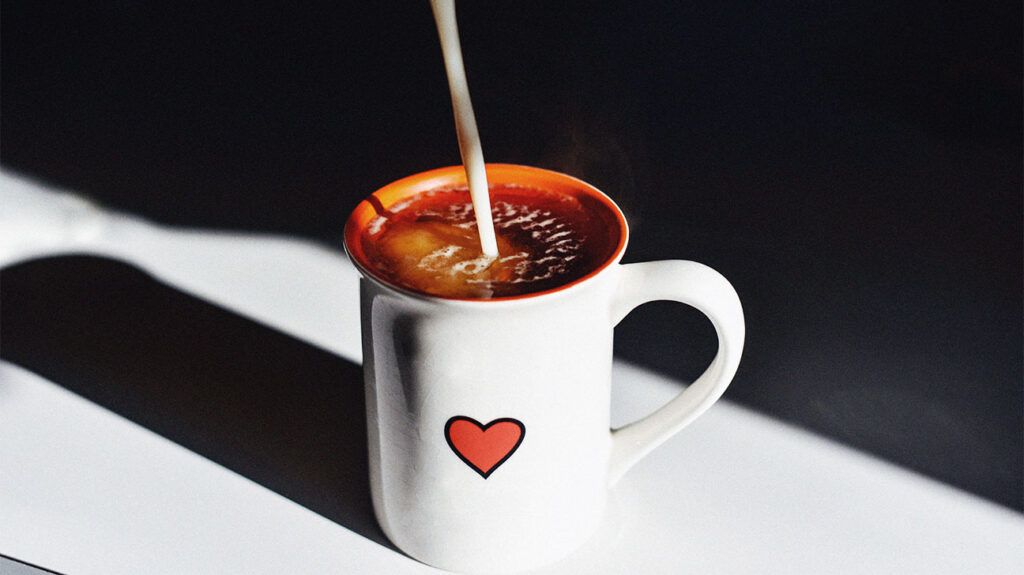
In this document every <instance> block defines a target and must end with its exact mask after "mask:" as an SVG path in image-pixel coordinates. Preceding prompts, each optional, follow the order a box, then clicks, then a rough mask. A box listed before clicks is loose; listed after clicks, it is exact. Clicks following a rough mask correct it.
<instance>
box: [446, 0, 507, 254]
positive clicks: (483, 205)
mask: <svg viewBox="0 0 1024 575" xmlns="http://www.w3.org/2000/svg"><path fill="white" fill-rule="evenodd" d="M430 6H431V8H432V9H433V10H434V21H435V22H436V23H437V33H438V35H439V36H440V38H441V52H442V54H443V55H444V68H445V71H446V72H447V74H448V89H449V90H450V91H451V94H452V109H453V111H454V113H455V132H456V133H457V134H458V138H459V152H460V153H461V154H462V164H463V166H465V169H466V179H467V180H468V181H469V193H470V197H471V198H472V202H473V211H474V212H475V213H476V224H477V225H476V228H477V232H478V233H479V235H480V249H481V251H482V252H483V254H484V257H486V258H488V259H489V261H493V260H494V258H497V257H498V242H497V239H496V238H495V236H494V221H493V219H492V217H491V198H490V195H489V194H488V190H487V172H486V171H485V170H484V152H483V148H482V146H481V145H480V134H479V133H478V132H477V128H476V116H474V115H473V104H472V102H471V101H470V99H469V85H468V84H467V82H466V69H465V67H464V65H463V63H462V48H461V47H460V46H459V27H458V24H457V22H456V20H455V0H430ZM488 263H489V262H488Z"/></svg>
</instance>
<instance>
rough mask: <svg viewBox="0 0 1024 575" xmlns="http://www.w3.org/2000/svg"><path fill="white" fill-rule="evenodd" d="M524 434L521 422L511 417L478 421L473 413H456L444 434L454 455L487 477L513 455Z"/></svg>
mask: <svg viewBox="0 0 1024 575" xmlns="http://www.w3.org/2000/svg"><path fill="white" fill-rule="evenodd" d="M524 435H526V427H525V426H524V425H523V422H521V421H519V420H518V419H512V418H511V417H502V418H501V419H495V420H494V421H492V422H490V423H488V424H487V425H481V424H480V422H479V421H477V420H475V419H473V418H472V417H465V416H463V415H456V416H455V417H453V418H451V419H449V420H448V423H446V424H445V425H444V438H445V439H446V440H448V446H449V447H451V448H452V451H454V452H455V455H458V456H459V459H461V460H462V461H463V462H465V464H466V465H468V466H469V467H470V468H472V469H473V471H476V472H477V473H479V474H480V476H481V477H483V478H484V479H487V477H488V476H490V475H491V474H492V473H494V470H495V469H497V468H498V467H499V466H500V465H501V464H502V463H505V461H507V460H508V458H509V457H512V454H513V453H515V452H516V449H519V444H520V443H522V442H523V436H524Z"/></svg>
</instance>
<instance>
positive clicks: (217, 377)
mask: <svg viewBox="0 0 1024 575" xmlns="http://www.w3.org/2000/svg"><path fill="white" fill-rule="evenodd" d="M0 309H2V310H3V346H2V349H0V356H2V357H3V358H4V359H7V360H9V361H11V362H13V363H16V364H18V365H21V366H24V367H26V368H28V369H30V370H32V371H34V372H36V373H38V374H40V375H42V376H44V377H47V378H49V379H50V380H52V381H55V382H58V383H60V384H61V385H63V386H65V387H66V388H68V389H70V390H71V391H73V392H75V393H77V394H79V395H81V396H83V397H85V398H86V399H89V400H90V401H93V402H95V403H98V404H99V405H102V406H103V407H105V408H107V409H110V410H111V411H113V412H115V413H117V414H119V415H121V416H123V417H126V418H128V419H130V420H132V421H134V422H135V423H137V424H139V425H142V426H144V427H146V428H148V429H150V430H152V431H155V432H156V433H159V434H160V435H162V436H164V437H166V438H168V439H170V440H172V441H174V442H175V443H178V444H179V445H182V446H183V447H185V448H187V449H189V450H191V451H194V452H196V453H198V454H200V455H202V456H204V457H206V458H208V459H210V460H212V461H215V462H217V463H219V464H220V465H223V466H224V467H227V468H228V469H231V470H232V471H234V472H236V473H239V474H241V475H243V476H245V477H247V478H249V479H251V480H253V481H255V482H256V483H259V484H260V485H263V486H264V487H266V488H268V489H271V490H273V491H275V492H277V493H279V494H281V495H283V496H284V497H287V498H288V499H291V500H292V501H295V502H296V503H298V504H300V505H302V506H304V507H306V508H308V509H310V510H311V511H314V512H315V513H318V514H319V515H322V516H323V517H326V518H327V519H330V520H331V521H334V522H335V523H338V524H339V525H342V526H344V527H345V528H347V529H350V530H351V531H354V532H355V533H358V534H360V535H362V536H364V537H366V538H367V539H370V540H373V541H376V542H377V543H380V544H381V545H384V546H386V547H388V548H391V549H395V548H394V547H393V546H392V545H391V544H390V543H389V542H388V541H387V539H386V538H385V537H384V535H383V533H382V532H381V531H380V528H379V527H378V525H377V522H376V520H375V519H374V516H373V510H372V506H371V502H370V487H369V478H368V475H367V465H368V463H367V452H366V413H365V411H364V405H363V401H364V392H363V383H362V370H361V367H360V366H358V365H356V364H354V363H352V362H350V361H347V360H345V359H342V358H340V357H338V356H335V355H333V354H331V353H329V352H326V351H324V350H322V349H319V348H317V347H314V346H311V345H309V344H306V343H303V342H301V341H298V340H296V339H294V338H292V337H290V336H287V335H285V334H282V333H280V332H278V331H275V330H273V329H271V328H269V327H266V326H264V325H261V324H258V323H256V322H253V321H251V320H248V319H246V318H243V317H240V316H238V315H235V314H233V313H231V312H228V311H225V310H223V309H221V308H219V307H216V306H214V305H212V304H209V303H206V302H204V301H202V300H199V299H197V298H194V297H192V296H190V295H187V294H184V293H182V292H179V291H177V290H175V289H173V288H170V287H168V286H166V285H163V284H161V283H158V282H157V281H156V280H153V279H152V278H150V277H149V276H147V275H146V274H144V273H143V272H140V271H138V270H137V269H135V268H133V267H131V266H128V265H125V264H122V263H118V262H113V261H110V260H104V259H99V258H92V257H80V256H76V257H62V258H54V259H48V260H41V261H36V262H30V263H26V264H22V265H19V266H16V267H13V268H10V269H6V270H3V290H2V291H0Z"/></svg>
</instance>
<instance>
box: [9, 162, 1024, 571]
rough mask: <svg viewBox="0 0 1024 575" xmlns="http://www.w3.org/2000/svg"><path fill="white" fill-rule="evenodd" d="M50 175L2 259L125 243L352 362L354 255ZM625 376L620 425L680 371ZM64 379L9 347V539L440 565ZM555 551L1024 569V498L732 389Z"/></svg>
mask: <svg viewBox="0 0 1024 575" xmlns="http://www.w3.org/2000/svg"><path fill="white" fill-rule="evenodd" d="M49 194H51V193H50V192H48V191H45V190H43V189H42V188H40V187H38V186H36V185H35V184H33V183H31V182H27V181H24V180H21V179H18V178H14V177H11V176H10V175H0V206H3V208H2V209H0V265H5V264H9V263H11V262H15V261H19V260H22V259H27V258H30V257H39V256H42V255H46V254H49V253H65V252H68V251H85V252H93V253H99V254H105V255H108V256H111V257H117V258H119V259H123V260H126V261H129V262H131V263H133V264H135V265H137V266H139V267H141V268H143V269H146V270H147V271H149V272H150V273H152V274H153V275H154V276H156V277H158V278H160V279H161V280H162V281H165V282H166V283H168V284H170V285H172V286H175V287H177V288H179V289H181V290H183V291H187V292H189V293H192V294H195V295H198V296H200V297H202V298H204V299H206V300H209V301H212V302H215V303H217V304H218V305H221V306H223V307H225V308H228V309H231V310H233V311H235V312H237V313H240V314H242V315H245V316H247V317H249V318H252V319H255V320H257V321H260V322H262V323H264V324H267V325H269V326H272V327H275V328H277V329H279V330H281V331H284V332H286V333H289V334H291V335H293V336H295V337H298V338H301V339H303V340H305V341H308V342H310V343H313V344H314V345H317V346H319V347H321V348H323V349H326V350H329V351H331V352H333V353H336V354H338V355H340V356H342V357H345V358H347V359H350V360H352V361H356V362H358V361H359V334H358V326H359V322H358V306H357V298H358V293H357V284H358V279H357V275H356V273H355V271H354V270H353V269H352V268H351V266H349V265H348V264H347V262H345V260H344V258H343V257H342V256H341V255H340V254H338V253H336V252H333V251H331V250H328V249H325V248H322V247H317V246H313V245H310V244H307V243H304V242H300V241H296V240H290V239H281V238H273V237H263V236H255V235H251V236H240V235H228V234H215V233H209V232H201V231H179V230H168V229H165V228H159V227H156V226H152V225H149V224H147V223H145V222H142V221H140V220H137V219H134V218H130V217H125V216H121V215H116V214H109V213H107V212H103V211H101V210H98V209H97V208H95V207H93V206H89V205H86V204H83V203H81V202H77V201H76V199H75V198H69V197H63V198H60V199H57V198H56V197H55V196H52V195H49ZM9 206H20V207H18V208H16V209H11V208H9ZM54 206H58V207H59V208H60V210H61V211H60V212H59V213H54V212H53V210H52V208H53V207H54ZM47 226H49V227H47ZM4 230H7V231H8V232H10V233H5V232H4ZM15 230H17V231H15ZM615 378H616V384H615V390H614V393H613V397H612V402H613V410H612V411H613V420H614V421H613V423H614V424H621V423H624V422H627V421H630V420H633V419H635V418H637V417H639V416H641V415H643V414H646V413H647V412H649V411H650V410H651V409H653V408H654V407H656V406H658V405H660V404H661V403H664V402H665V401H667V400H668V399H669V398H670V397H672V396H673V395H674V394H675V393H677V392H678V390H679V385H680V383H679V382H674V381H671V380H668V379H666V378H663V377H661V376H658V375H656V374H652V373H650V372H648V371H645V370H643V369H640V368H638V367H635V366H632V365H629V364H625V363H621V362H620V363H617V364H616V367H615ZM60 383H61V382H50V381H47V380H45V379H43V378H41V377H39V376H37V375H35V374H33V373H30V372H28V371H26V370H24V369H22V368H20V367H18V366H15V365H11V364H9V363H0V554H4V555H8V556H11V557H14V558H17V559H20V560H24V561H27V562H29V563H33V564H37V565H40V566H42V567H45V568H48V569H53V570H56V571H59V572H63V573H68V574H72V573H73V574H76V575H78V574H83V575H85V574H103V575H114V574H122V573H123V574H132V575H135V574H138V573H147V574H163V573H167V574H184V573H188V574H196V573H218V574H221V573H246V574H255V573H268V574H269V573H274V574H277V573H339V574H352V573H382V574H388V575H391V574H394V575H401V574H404V573H434V572H438V571H437V570H435V569H432V568H430V567H427V566H425V565H422V564H419V563H417V562H415V561H413V560H412V559H409V558H407V557H405V556H404V555H402V554H400V553H398V552H396V551H394V550H392V549H391V548H389V547H386V546H384V545H381V544H380V543H378V542H375V541H373V540H370V539H367V538H365V537H363V536H361V535H359V534H357V533H355V532H353V531H350V530H348V529H346V528H345V527H344V526H342V525H339V524H337V523H334V522H332V521H330V520H328V519H326V518H324V517H321V516H320V515H317V514H316V513H314V512H313V511H310V510H309V509H306V508H304V507H302V506H300V505H298V504H296V503H294V502H292V501H290V500H289V499H286V498H285V497H283V496H281V495H278V494H277V493H275V492H274V491H271V490H269V489H267V488H264V487H262V486H260V485H258V484H257V483H254V482H253V481H250V480H249V479H247V478H245V477H243V476H240V475H238V474H236V473H234V472H232V471H230V470H228V469H226V468H224V467H222V466H220V465H218V464H216V463H214V462H212V461H210V460H208V459H205V458H203V457H201V456H199V455H197V454H195V453H193V452H191V451H189V450H187V449H185V448H183V447H181V446H180V445H177V444H175V443H173V442H171V441H169V440H167V439H164V438H162V437H160V436H158V435H156V434H155V433H153V432H151V431H149V430H147V429H145V428H143V427H140V426H138V425H136V424H135V423H132V422H131V421H128V420H126V419H124V418H122V417H120V416H118V415H115V414H113V413H111V412H109V411H107V410H106V409H104V408H102V407H100V406H98V405H96V404H94V403H91V402H89V401H87V400H85V399H83V398H81V397H79V396H77V395H75V394H73V393H71V392H70V391H67V390H66V389H64V388H63V387H61V386H60V385H59V384H60ZM500 544H501V542H499V541H496V542H495V545H500ZM542 572H543V573H587V574H600V573H616V574H635V573H645V574H662V573H664V574H679V573H714V574H721V573H786V574H792V573H814V574H819V573H856V574H865V573H901V574H906V573H923V574H924V573H927V574H937V573H954V574H963V573H986V574H1000V573H1007V574H1010V573H1024V518H1022V516H1021V515H1019V514H1017V513H1014V512H1012V511H1010V510H1007V509H1004V508H1002V507H999V506H997V505H994V504H991V503H988V502H986V501H984V500H981V499H979V498H977V497H974V496H971V495H969V494H966V493H963V492H961V491H958V490H955V489H953V488H950V487H948V486H946V485H943V484H941V483H938V482H935V481H933V480H930V479H928V478H925V477H922V476H919V475H916V474H913V473H910V472H908V471H905V470H902V469H900V468H897V467H894V466H892V465H889V464H887V463H884V462H882V461H879V460H876V459H873V458H871V457H868V456H865V455H863V454H861V453H858V452H855V451H852V450H850V449H847V448H845V447H842V446H840V445H838V444H835V443H833V442H830V441H828V440H825V439H821V438H819V437H817V436H814V435H811V434H808V433H806V432H803V431H800V430H798V429H795V428H793V427H790V426H787V425H785V424H783V423H780V422H778V421H775V420H773V419H770V418H767V417H764V416H762V415H759V414H756V413H754V412H751V411H749V410H747V409H744V408H741V407H739V406H736V405H734V404H731V403H729V402H728V401H723V402H721V403H720V404H719V405H716V406H715V407H714V408H713V409H712V410H711V411H710V412H709V413H708V414H707V415H705V416H704V417H702V418H701V419H699V420H698V421H697V422H696V423H694V424H693V425H692V426H690V427H689V428H687V429H686V430H685V431H684V432H683V433H681V434H680V435H679V436H677V437H675V438H674V439H672V440H670V441H669V442H668V443H667V444H666V445H665V446H663V447H661V448H659V449H658V450H657V451H656V452H655V453H654V454H652V455H651V456H650V457H649V458H647V459H644V460H643V461H642V462H641V463H640V464H639V465H638V466H637V467H636V468H635V469H634V470H632V471H631V472H630V473H629V474H628V475H627V476H626V478H625V479H624V480H623V481H622V482H621V483H619V484H618V486H617V487H616V489H615V491H614V492H613V494H612V505H611V508H610V510H609V513H608V516H607V517H606V519H605V527H604V529H603V530H602V531H601V532H600V533H599V534H598V535H597V536H596V537H595V538H594V539H593V540H592V541H591V542H590V543H589V544H588V545H587V546H586V547H584V548H583V549H581V550H580V551H579V552H578V553H576V554H575V555H573V556H571V557H569V558H568V559H566V560H565V561H563V562H561V563H559V564H556V565H554V566H551V567H550V568H548V569H545V570H544V571H542Z"/></svg>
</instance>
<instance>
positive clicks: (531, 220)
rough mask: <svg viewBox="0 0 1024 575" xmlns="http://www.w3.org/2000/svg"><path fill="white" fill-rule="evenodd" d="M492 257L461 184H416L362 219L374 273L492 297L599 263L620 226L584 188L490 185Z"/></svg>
mask: <svg viewBox="0 0 1024 575" xmlns="http://www.w3.org/2000/svg"><path fill="white" fill-rule="evenodd" d="M491 207H492V209H491V214H492V216H493V218H494V231H495V233H496V234H497V237H498V251H499V256H498V258H497V259H489V258H486V257H484V256H483V254H482V253H481V251H480V239H479V236H478V235H477V230H476V221H475V217H474V213H473V206H472V202H471V200H470V197H469V191H468V190H466V189H465V188H462V189H446V190H436V191H430V192H423V193H421V194H419V195H416V196H413V197H412V198H411V199H409V200H406V201H403V202H400V203H398V204H396V205H394V206H392V207H391V209H390V210H389V211H388V212H387V213H386V214H385V215H384V216H380V217H378V218H377V219H375V220H374V221H372V222H370V224H369V225H368V226H367V228H366V230H364V231H363V238H362V243H363V246H364V247H365V250H366V256H367V258H368V259H369V261H370V263H371V265H372V266H373V268H374V271H375V272H376V274H377V275H379V276H381V277H382V278H383V279H386V280H387V281H389V282H390V283H393V284H396V285H398V286H401V287H404V288H407V289H410V290H413V291H417V292H421V293H426V294H431V295H437V296H442V297H453V298H495V297H509V296H517V295H523V294H528V293H533V292H539V291H545V290H549V289H552V288H556V287H558V286H560V285H564V284H567V283H569V282H572V281H574V280H577V279H579V278H581V277H583V276H585V275H587V274H588V273H590V272H591V271H593V270H595V269H597V268H598V267H600V266H601V265H602V264H604V263H605V262H606V261H607V260H608V259H609V258H610V257H611V256H612V255H613V254H614V252H615V249H616V248H617V247H618V243H619V237H620V234H621V230H620V229H619V223H618V219H617V218H616V216H615V214H614V213H613V212H612V211H611V208H609V207H608V206H606V205H604V204H603V203H602V202H600V201H598V200H596V199H594V198H591V197H589V196H585V195H579V196H577V195H570V194H563V193H557V192H551V191H546V190H539V189H534V188H528V187H519V186H494V187H492V188H491Z"/></svg>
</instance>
